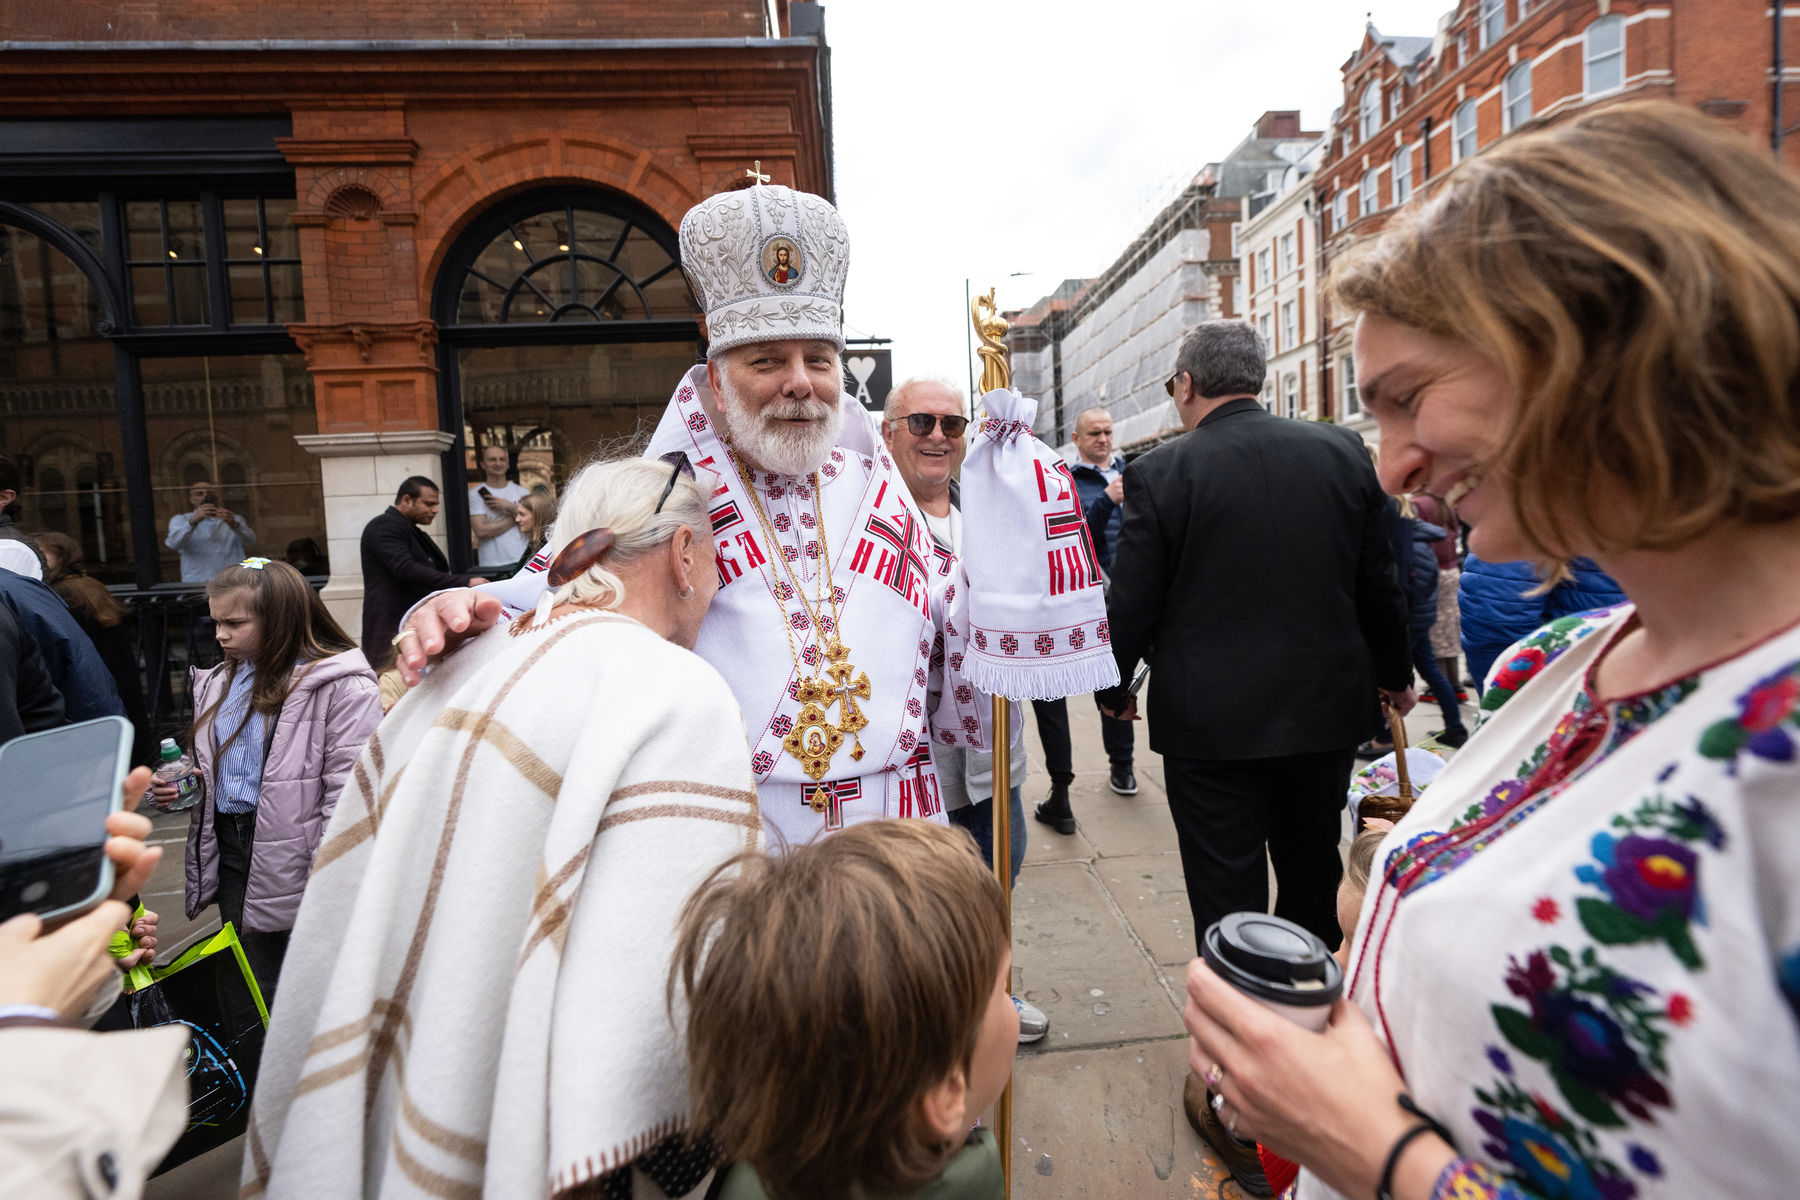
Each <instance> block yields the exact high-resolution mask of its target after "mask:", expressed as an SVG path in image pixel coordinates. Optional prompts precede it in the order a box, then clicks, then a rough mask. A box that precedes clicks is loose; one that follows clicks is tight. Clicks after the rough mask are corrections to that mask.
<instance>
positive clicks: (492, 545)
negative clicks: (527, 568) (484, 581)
mask: <svg viewBox="0 0 1800 1200" xmlns="http://www.w3.org/2000/svg"><path fill="white" fill-rule="evenodd" d="M483 487H485V488H487V490H488V491H489V492H490V493H492V494H493V495H494V496H497V497H499V498H500V499H502V500H510V501H512V502H513V503H514V504H517V503H518V502H519V500H520V498H522V497H523V496H525V495H527V494H528V493H529V492H530V491H531V489H530V488H528V487H526V486H525V485H524V484H522V483H509V484H506V485H504V486H502V487H494V486H492V485H491V484H485V483H478V484H476V485H475V487H472V488H470V489H469V515H470V516H471V517H493V516H495V515H496V514H495V513H494V510H493V509H491V508H489V507H488V506H487V501H486V500H484V499H482V496H481V492H480V491H479V489H480V488H483ZM524 553H525V535H524V534H523V533H522V532H520V530H519V527H518V526H517V525H511V526H508V527H507V530H506V532H505V533H499V534H495V535H494V536H493V537H491V538H482V539H481V544H480V545H479V546H478V547H476V550H475V561H476V563H477V564H479V565H481V566H484V567H510V566H512V565H513V564H514V563H516V562H518V561H519V558H520V556H521V555H523V554H524Z"/></svg>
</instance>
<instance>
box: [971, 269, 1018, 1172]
mask: <svg viewBox="0 0 1800 1200" xmlns="http://www.w3.org/2000/svg"><path fill="white" fill-rule="evenodd" d="M969 319H970V320H971V321H973V322H974V323H975V336H976V338H978V339H979V340H980V343H981V344H980V345H979V346H978V347H976V350H975V353H976V354H977V355H979V356H980V358H981V394H982V395H984V396H985V395H987V394H988V393H989V392H991V391H993V390H994V389H995V388H1003V387H1009V386H1011V384H1012V367H1011V365H1010V364H1009V363H1008V361H1007V355H1006V343H1005V341H1004V340H1003V339H1004V338H1005V337H1006V331H1007V328H1008V325H1007V323H1006V319H1005V318H1004V317H1002V316H1001V315H1000V310H999V308H998V307H996V306H995V304H994V289H993V288H989V289H988V291H987V295H985V296H977V297H975V299H974V300H973V301H971V302H970V304H969ZM981 418H982V414H981V413H976V414H975V427H976V428H977V429H979V428H980V427H981ZM993 723H994V747H993V749H994V878H996V879H998V880H999V881H1000V893H1001V895H1003V896H1005V897H1006V913H1007V928H1008V929H1011V928H1012V870H1011V865H1012V805H1011V804H1010V803H1008V802H1007V797H1008V796H1009V795H1011V793H1012V701H1010V700H1008V699H1007V698H1006V697H1005V696H995V697H994V717H993ZM994 1140H995V1141H996V1142H998V1143H999V1145H1000V1169H1001V1171H1002V1172H1003V1173H1004V1174H1005V1176H1006V1194H1007V1195H1008V1196H1011V1195H1012V1080H1011V1079H1010V1078H1008V1079H1007V1081H1006V1090H1005V1091H1004V1092H1001V1093H1000V1103H999V1104H997V1105H995V1107H994Z"/></svg>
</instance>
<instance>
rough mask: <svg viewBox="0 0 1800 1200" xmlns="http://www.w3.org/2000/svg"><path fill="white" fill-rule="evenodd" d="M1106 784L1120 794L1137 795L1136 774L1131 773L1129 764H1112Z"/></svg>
mask: <svg viewBox="0 0 1800 1200" xmlns="http://www.w3.org/2000/svg"><path fill="white" fill-rule="evenodd" d="M1106 786H1107V787H1110V788H1111V789H1112V790H1113V791H1114V792H1116V793H1117V794H1118V795H1121V796H1135V795H1137V776H1136V775H1133V774H1132V773H1131V764H1130V763H1127V764H1125V765H1124V766H1120V765H1119V764H1118V763H1114V764H1113V769H1112V774H1111V775H1109V776H1108V777H1107V780H1106Z"/></svg>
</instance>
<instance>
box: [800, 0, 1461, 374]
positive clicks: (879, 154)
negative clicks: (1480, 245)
mask: <svg viewBox="0 0 1800 1200" xmlns="http://www.w3.org/2000/svg"><path fill="white" fill-rule="evenodd" d="M1450 7H1451V0H1372V10H1373V18H1374V22H1375V25H1376V27H1377V28H1378V29H1380V30H1382V32H1384V33H1390V34H1401V35H1419V36H1429V35H1430V34H1431V33H1432V32H1434V31H1435V30H1436V28H1437V20H1438V17H1439V16H1440V15H1441V14H1442V13H1444V12H1446V11H1448V10H1449V8H1450ZM1370 8H1371V3H1370V2H1369V0H1363V2H1359V0H1260V2H1254V3H1240V2H1238V0H1112V2H1111V3H1100V4H1096V3H1093V0H904V2H901V3H896V2H879V0H828V3H827V5H826V25H825V28H826V34H827V36H828V38H829V40H830V43H831V52H832V53H831V71H832V84H833V103H834V120H835V122H836V135H837V136H836V148H837V199H838V206H839V208H840V209H841V210H842V212H843V215H844V220H845V221H846V223H847V224H848V225H849V228H850V254H851V258H850V262H851V268H850V280H849V290H848V293H847V295H846V296H845V319H846V322H847V324H848V325H849V326H850V328H849V329H848V330H847V332H848V335H849V336H850V337H859V336H877V337H888V338H893V339H894V372H895V379H896V381H898V380H899V379H903V378H905V377H907V376H909V375H919V374H932V375H944V376H948V377H949V378H951V379H954V380H958V381H966V378H967V370H966V368H965V366H964V363H965V361H966V354H967V351H966V340H967V339H966V330H967V329H968V324H969V320H968V313H967V308H966V307H965V303H964V300H963V280H964V277H965V276H968V277H972V279H973V286H974V287H975V289H976V291H978V292H979V291H985V290H986V289H987V288H988V287H990V286H993V285H998V286H999V289H1000V290H999V300H1000V302H1001V306H1002V307H1005V308H1017V307H1023V306H1025V305H1028V304H1030V303H1031V302H1033V301H1034V300H1036V299H1037V298H1038V297H1039V296H1041V295H1043V294H1044V293H1045V292H1048V291H1050V290H1051V289H1053V288H1054V287H1055V286H1056V285H1057V284H1058V283H1060V282H1061V281H1062V280H1063V279H1064V278H1068V277H1087V276H1091V275H1097V274H1099V273H1100V272H1101V271H1103V270H1105V269H1106V267H1107V266H1108V265H1109V264H1110V263H1111V262H1112V261H1113V260H1114V259H1115V258H1116V257H1118V255H1119V253H1120V252H1121V251H1122V250H1124V248H1125V246H1126V245H1127V244H1128V243H1129V242H1130V241H1131V239H1132V238H1134V237H1136V236H1137V234H1138V233H1139V232H1141V231H1142V229H1143V227H1144V226H1145V225H1146V224H1148V222H1149V220H1150V218H1151V217H1153V216H1155V214H1156V212H1157V211H1158V210H1159V209H1160V207H1161V206H1162V205H1163V204H1164V203H1166V202H1167V201H1168V200H1169V199H1171V198H1172V197H1173V195H1174V193H1175V192H1176V191H1177V190H1178V189H1179V187H1180V186H1181V185H1182V184H1183V183H1185V182H1186V181H1187V179H1188V178H1190V177H1191V176H1192V175H1193V174H1194V173H1195V172H1196V171H1198V170H1199V169H1200V168H1201V167H1202V166H1203V165H1205V164H1206V163H1208V162H1212V161H1216V160H1218V159H1220V158H1222V157H1224V156H1225V154H1227V153H1228V152H1229V151H1230V150H1231V148H1232V147H1233V146H1235V145H1237V143H1238V142H1239V141H1241V140H1242V139H1243V138H1245V137H1247V136H1248V135H1249V133H1250V127H1251V124H1252V123H1253V122H1254V121H1255V120H1256V118H1257V117H1258V116H1260V115H1261V114H1262V113H1263V112H1265V111H1267V110H1269V109H1291V108H1298V109H1299V110H1300V114H1301V117H1302V120H1303V121H1304V122H1305V126H1304V127H1305V128H1307V129H1322V128H1324V122H1325V120H1326V118H1327V117H1329V116H1330V114H1331V110H1332V108H1333V107H1335V106H1336V105H1337V104H1338V103H1340V101H1341V97H1342V87H1343V84H1342V77H1341V76H1340V74H1339V70H1340V68H1341V67H1342V66H1343V64H1344V62H1345V60H1346V59H1348V58H1349V57H1350V55H1351V54H1352V53H1354V52H1355V50H1356V48H1357V46H1358V45H1359V44H1360V42H1361V40H1362V31H1363V23H1364V19H1365V18H1364V14H1365V13H1366V12H1369V11H1370ZM1015 272H1020V273H1023V274H1020V275H1018V276H1017V277H1015V275H1014V273H1015Z"/></svg>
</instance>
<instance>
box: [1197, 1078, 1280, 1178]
mask: <svg viewBox="0 0 1800 1200" xmlns="http://www.w3.org/2000/svg"><path fill="white" fill-rule="evenodd" d="M1181 1107H1182V1108H1183V1109H1185V1110H1186V1111H1187V1119H1188V1124H1189V1125H1192V1126H1193V1127H1194V1132H1195V1133H1197V1134H1199V1135H1200V1136H1201V1137H1202V1138H1204V1139H1206V1144H1207V1145H1209V1146H1211V1147H1212V1148H1213V1153H1215V1154H1217V1155H1218V1156H1219V1161H1220V1162H1222V1163H1224V1164H1225V1169H1226V1170H1227V1171H1230V1172H1231V1177H1232V1179H1234V1180H1236V1181H1237V1185H1238V1186H1239V1187H1240V1188H1242V1189H1244V1191H1246V1192H1248V1193H1249V1194H1250V1195H1252V1196H1273V1195H1274V1194H1275V1190H1274V1189H1273V1188H1271V1187H1270V1186H1269V1181H1268V1179H1267V1178H1265V1177H1264V1176H1263V1169H1262V1160H1261V1159H1259V1158H1258V1157H1257V1156H1256V1143H1255V1142H1245V1141H1240V1140H1238V1139H1237V1138H1235V1137H1233V1136H1232V1135H1231V1134H1230V1133H1228V1132H1227V1131H1226V1129H1225V1126H1224V1125H1222V1124H1221V1123H1220V1122H1219V1114H1217V1113H1215V1112H1214V1111H1213V1106H1212V1091H1211V1089H1209V1088H1208V1087H1207V1086H1206V1084H1205V1083H1203V1082H1202V1081H1201V1079H1200V1077H1199V1076H1198V1075H1196V1074H1194V1073H1193V1072H1192V1071H1189V1072H1188V1077H1187V1083H1186V1084H1184V1085H1183V1087H1182V1089H1181Z"/></svg>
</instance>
